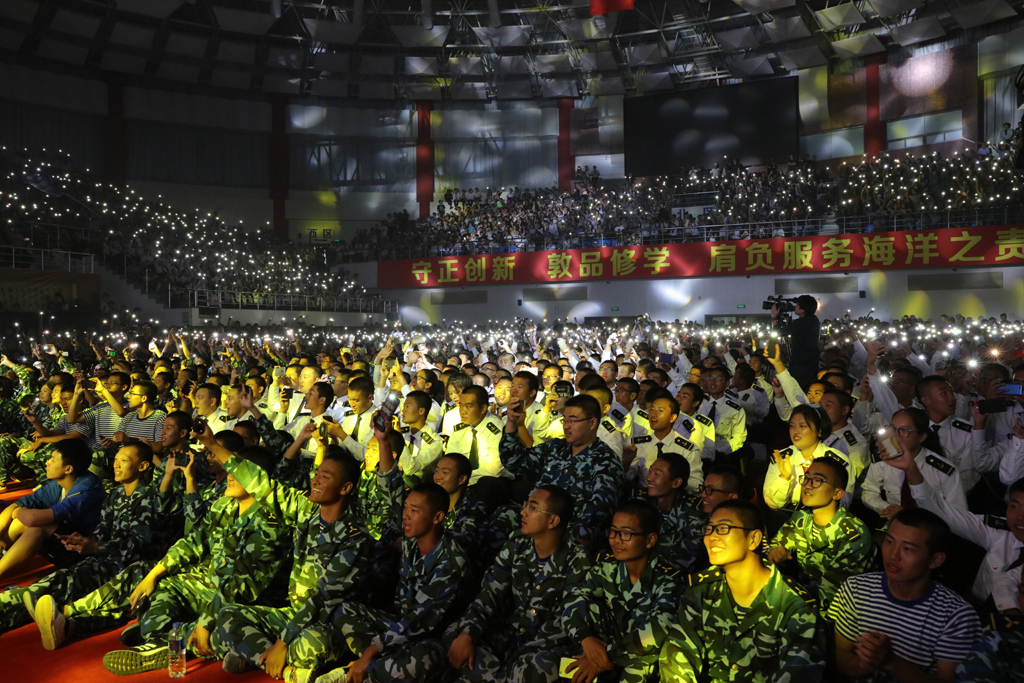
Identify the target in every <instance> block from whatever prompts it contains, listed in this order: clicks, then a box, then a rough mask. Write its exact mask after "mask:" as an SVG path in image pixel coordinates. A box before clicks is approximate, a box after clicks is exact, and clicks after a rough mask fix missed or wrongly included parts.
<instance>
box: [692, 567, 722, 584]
mask: <svg viewBox="0 0 1024 683" xmlns="http://www.w3.org/2000/svg"><path fill="white" fill-rule="evenodd" d="M722 576H723V574H722V570H721V569H719V568H718V567H714V568H711V569H706V570H704V571H702V572H694V573H693V574H689V575H688V576H687V578H688V579H689V582H690V587H691V588H692V587H693V586H699V585H700V584H702V583H708V582H711V581H718V580H720V579H721V578H722Z"/></svg>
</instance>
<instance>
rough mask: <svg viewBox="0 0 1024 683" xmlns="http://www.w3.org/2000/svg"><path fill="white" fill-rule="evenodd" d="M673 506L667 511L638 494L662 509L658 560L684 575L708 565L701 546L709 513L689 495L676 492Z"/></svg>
mask: <svg viewBox="0 0 1024 683" xmlns="http://www.w3.org/2000/svg"><path fill="white" fill-rule="evenodd" d="M676 495H677V496H678V497H677V499H676V501H675V505H673V506H672V509H671V510H668V511H667V512H666V511H665V510H662V509H661V508H660V507H658V502H657V501H656V500H655V499H653V498H650V497H648V496H638V497H637V498H638V499H639V500H643V501H647V502H649V503H650V504H651V505H653V506H654V507H655V508H656V509H657V510H659V511H660V512H661V532H659V533H658V545H657V548H656V550H657V551H658V557H659V561H660V562H661V564H662V565H667V566H669V567H672V568H673V569H678V570H679V571H681V572H683V573H684V574H692V573H693V572H696V571H700V570H701V569H704V568H706V567H707V566H708V553H707V550H706V549H705V548H704V525H705V524H707V521H708V516H707V515H705V514H704V512H703V511H702V510H701V509H700V508H699V507H697V505H698V504H699V502H698V503H695V502H694V501H693V499H691V498H690V497H689V496H687V495H685V494H683V493H682V492H679V493H677V494H676Z"/></svg>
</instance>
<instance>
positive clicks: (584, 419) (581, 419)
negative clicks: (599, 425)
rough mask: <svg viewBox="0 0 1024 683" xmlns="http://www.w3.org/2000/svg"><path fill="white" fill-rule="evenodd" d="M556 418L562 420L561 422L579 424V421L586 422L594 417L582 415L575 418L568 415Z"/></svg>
mask: <svg viewBox="0 0 1024 683" xmlns="http://www.w3.org/2000/svg"><path fill="white" fill-rule="evenodd" d="M558 419H559V420H561V421H562V424H570V425H575V424H579V423H580V422H588V421H589V420H593V419H595V418H593V417H582V418H579V419H577V418H570V417H560V418H558Z"/></svg>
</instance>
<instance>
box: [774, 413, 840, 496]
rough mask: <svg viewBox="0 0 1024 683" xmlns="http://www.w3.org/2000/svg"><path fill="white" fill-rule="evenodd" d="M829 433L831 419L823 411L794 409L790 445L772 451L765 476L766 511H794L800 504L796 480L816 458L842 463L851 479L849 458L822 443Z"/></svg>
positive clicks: (798, 487)
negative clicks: (767, 509) (827, 458)
mask: <svg viewBox="0 0 1024 683" xmlns="http://www.w3.org/2000/svg"><path fill="white" fill-rule="evenodd" d="M831 430H832V422H831V419H830V418H829V417H828V414H827V413H825V411H824V410H821V409H819V408H815V407H813V406H810V405H807V404H801V405H798V406H795V407H794V408H793V415H792V417H790V418H789V438H790V439H791V440H792V442H793V445H792V446H790V447H789V448H784V449H782V450H781V451H775V454H774V456H773V457H772V462H771V464H769V466H768V472H767V473H766V474H765V476H764V501H765V502H766V503H767V504H768V507H770V508H771V509H772V510H793V509H795V508H796V506H797V505H798V504H799V503H800V495H801V487H800V486H798V485H797V483H798V481H799V478H800V477H801V476H803V475H805V474H806V473H807V469H808V468H809V467H810V466H811V463H812V462H814V461H815V460H817V459H818V458H824V457H829V458H832V459H834V460H836V461H837V462H841V463H843V465H844V466H845V467H846V468H847V471H848V472H849V477H850V479H851V480H852V479H853V467H852V465H850V459H849V457H848V456H847V455H846V454H845V453H842V452H840V451H836V450H833V449H831V448H828V447H826V446H825V444H824V443H822V440H823V439H824V438H825V437H827V436H828V435H829V433H831Z"/></svg>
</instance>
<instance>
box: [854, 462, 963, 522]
mask: <svg viewBox="0 0 1024 683" xmlns="http://www.w3.org/2000/svg"><path fill="white" fill-rule="evenodd" d="M914 462H916V463H917V466H918V467H919V468H920V469H921V474H923V475H924V480H925V481H926V482H927V483H928V485H929V486H931V487H932V489H933V490H935V491H938V492H939V493H940V494H941V495H942V496H943V497H944V498H945V499H946V501H947V502H948V503H949V505H950V506H951V507H954V508H956V509H958V510H964V511H966V510H967V497H966V496H965V495H964V489H963V486H962V485H961V484H960V473H959V472H957V471H956V466H955V465H953V463H951V462H949V461H948V460H946V459H944V458H941V457H939V456H938V455H936V454H935V453H932V452H931V451H930V450H928V449H927V448H922V449H921V452H920V453H918V454H917V457H916V458H914ZM903 478H904V474H903V470H899V469H896V468H895V467H893V466H892V465H887V464H886V463H885V462H884V461H881V460H880V461H878V462H874V463H871V467H869V468H868V474H867V476H866V477H864V485H863V486H862V487H861V492H860V498H861V500H862V501H864V504H865V505H867V506H868V507H869V508H871V509H872V510H874V511H875V512H881V511H882V510H884V509H885V508H887V507H889V506H890V505H901V504H902V496H901V491H902V488H903Z"/></svg>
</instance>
